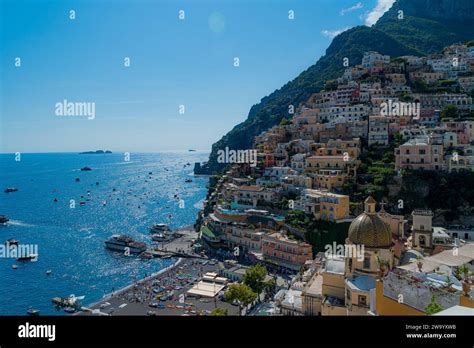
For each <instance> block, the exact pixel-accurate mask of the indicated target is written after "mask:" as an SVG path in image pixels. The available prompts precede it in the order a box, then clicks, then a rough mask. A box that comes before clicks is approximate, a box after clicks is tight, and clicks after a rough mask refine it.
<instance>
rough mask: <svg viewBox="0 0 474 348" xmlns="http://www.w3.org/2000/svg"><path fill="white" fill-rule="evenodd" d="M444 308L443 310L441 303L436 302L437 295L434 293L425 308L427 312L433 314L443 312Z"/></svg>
mask: <svg viewBox="0 0 474 348" xmlns="http://www.w3.org/2000/svg"><path fill="white" fill-rule="evenodd" d="M442 310H443V307H441V305H440V304H439V303H438V302H436V298H435V296H434V295H433V296H431V302H430V304H429V305H428V306H426V308H425V311H426V314H428V315H433V314H435V313H438V312H441V311H442Z"/></svg>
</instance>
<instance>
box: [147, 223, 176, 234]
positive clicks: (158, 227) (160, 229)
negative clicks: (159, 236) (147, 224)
mask: <svg viewBox="0 0 474 348" xmlns="http://www.w3.org/2000/svg"><path fill="white" fill-rule="evenodd" d="M150 232H151V233H165V232H171V229H170V228H169V227H168V225H166V224H155V225H153V226H152V227H151V228H150Z"/></svg>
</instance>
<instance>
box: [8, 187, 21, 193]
mask: <svg viewBox="0 0 474 348" xmlns="http://www.w3.org/2000/svg"><path fill="white" fill-rule="evenodd" d="M16 191H18V189H17V188H16V187H7V188H6V189H5V193H10V192H16Z"/></svg>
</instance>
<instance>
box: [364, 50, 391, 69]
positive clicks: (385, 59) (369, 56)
mask: <svg viewBox="0 0 474 348" xmlns="http://www.w3.org/2000/svg"><path fill="white" fill-rule="evenodd" d="M376 63H383V64H388V63H390V56H386V55H383V54H380V53H378V52H374V51H370V52H365V53H364V57H362V66H363V67H364V68H371V67H373V66H374V65H375V64H376Z"/></svg>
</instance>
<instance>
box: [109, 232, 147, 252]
mask: <svg viewBox="0 0 474 348" xmlns="http://www.w3.org/2000/svg"><path fill="white" fill-rule="evenodd" d="M105 247H106V248H107V249H110V250H116V251H121V252H125V251H129V252H130V253H132V254H140V253H142V252H144V251H145V250H146V244H145V243H141V242H137V241H135V240H134V239H133V238H132V237H129V236H126V235H118V234H115V235H113V236H112V237H110V238H109V239H107V240H106V241H105ZM126 248H128V249H126Z"/></svg>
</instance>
